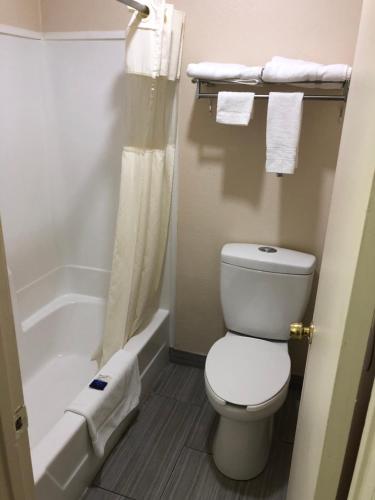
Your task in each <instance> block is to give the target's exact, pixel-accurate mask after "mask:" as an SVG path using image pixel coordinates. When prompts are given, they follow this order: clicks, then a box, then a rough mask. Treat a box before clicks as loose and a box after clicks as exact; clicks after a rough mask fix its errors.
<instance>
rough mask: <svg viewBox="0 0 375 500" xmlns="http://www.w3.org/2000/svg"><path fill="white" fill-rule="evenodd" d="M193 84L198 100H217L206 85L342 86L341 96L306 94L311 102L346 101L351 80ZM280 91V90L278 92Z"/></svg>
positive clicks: (210, 81) (197, 81)
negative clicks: (328, 84)
mask: <svg viewBox="0 0 375 500" xmlns="http://www.w3.org/2000/svg"><path fill="white" fill-rule="evenodd" d="M192 82H193V83H195V84H196V85H197V88H196V93H195V97H196V99H216V98H217V94H218V92H204V91H203V90H202V85H206V86H209V87H215V86H217V85H219V86H221V85H232V86H237V85H239V86H242V87H247V88H246V90H248V88H249V87H253V88H254V89H256V88H259V87H272V86H274V87H278V88H279V87H282V86H287V87H288V88H290V87H291V86H293V85H298V86H299V87H301V89H302V90H303V85H304V84H305V85H311V84H315V85H317V86H319V84H320V85H323V84H327V83H332V84H337V85H341V89H338V90H341V91H342V93H341V94H305V95H304V97H303V98H304V99H305V100H311V101H346V100H347V97H348V91H349V83H350V82H349V80H346V81H345V82H290V83H287V84H286V83H284V84H282V83H276V84H275V83H267V82H258V83H252V82H233V81H229V80H226V81H221V80H209V81H208V80H200V79H198V78H194V79H193V80H192ZM327 90H336V89H327ZM278 91H279V90H278ZM298 91H299V90H298V89H297V90H295V92H298ZM288 92H291V90H288ZM268 97H269V95H268V94H255V99H268Z"/></svg>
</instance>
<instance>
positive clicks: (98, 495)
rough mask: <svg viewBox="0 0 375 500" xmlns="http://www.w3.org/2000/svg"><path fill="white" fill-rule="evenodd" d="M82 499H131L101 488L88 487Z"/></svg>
mask: <svg viewBox="0 0 375 500" xmlns="http://www.w3.org/2000/svg"><path fill="white" fill-rule="evenodd" d="M82 500H132V499H129V498H126V497H124V496H122V495H117V494H116V493H111V492H110V491H106V490H102V489H101V488H90V489H89V490H88V491H87V493H86V495H85V496H84V497H83V499H82Z"/></svg>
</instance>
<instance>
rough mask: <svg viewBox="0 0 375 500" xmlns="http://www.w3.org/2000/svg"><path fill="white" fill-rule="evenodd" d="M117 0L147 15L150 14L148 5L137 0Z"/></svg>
mask: <svg viewBox="0 0 375 500" xmlns="http://www.w3.org/2000/svg"><path fill="white" fill-rule="evenodd" d="M117 1H118V2H121V3H123V4H125V5H127V6H128V7H131V8H132V9H135V10H138V12H140V13H141V14H144V15H145V16H148V15H149V13H150V9H149V8H148V7H147V5H144V4H143V3H139V2H137V1H136V0H117Z"/></svg>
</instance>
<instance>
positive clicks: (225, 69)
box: [186, 62, 263, 83]
mask: <svg viewBox="0 0 375 500" xmlns="http://www.w3.org/2000/svg"><path fill="white" fill-rule="evenodd" d="M262 69H263V68H262V66H244V65H242V64H226V63H215V62H201V63H197V64H189V65H188V67H187V71H186V72H187V75H188V76H190V78H200V79H201V80H234V81H247V82H252V83H257V82H258V81H260V77H261V74H262Z"/></svg>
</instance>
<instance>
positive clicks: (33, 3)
mask: <svg viewBox="0 0 375 500" xmlns="http://www.w3.org/2000/svg"><path fill="white" fill-rule="evenodd" d="M0 24H7V25H9V26H16V27H18V28H24V29H29V30H33V31H40V29H41V28H40V5H39V0H0Z"/></svg>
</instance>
